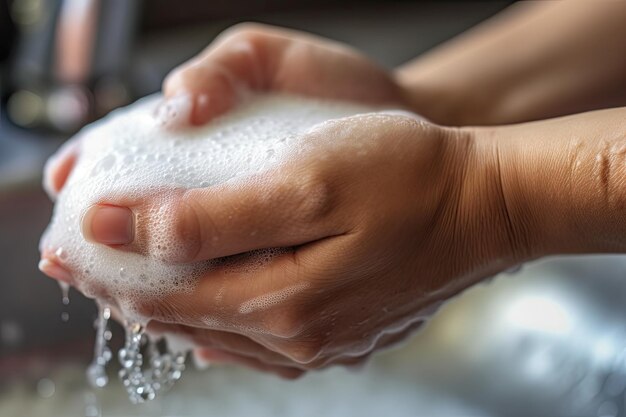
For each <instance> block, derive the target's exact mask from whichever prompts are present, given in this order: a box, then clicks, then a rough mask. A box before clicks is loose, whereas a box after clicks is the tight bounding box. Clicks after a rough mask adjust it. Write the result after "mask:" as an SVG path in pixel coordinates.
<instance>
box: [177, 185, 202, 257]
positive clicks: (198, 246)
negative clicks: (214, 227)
mask: <svg viewBox="0 0 626 417" xmlns="http://www.w3.org/2000/svg"><path fill="white" fill-rule="evenodd" d="M201 211H202V210H201V207H199V204H198V203H197V202H196V201H195V199H194V198H193V196H192V195H191V194H190V191H186V192H185V193H184V194H183V195H182V197H181V198H180V199H178V200H177V203H176V204H175V208H174V210H173V211H172V212H173V220H172V221H173V225H172V234H173V239H172V241H173V244H172V247H171V248H170V249H169V251H168V254H169V256H168V258H169V260H170V261H174V262H181V263H186V262H192V261H194V260H196V258H197V257H198V254H199V253H200V251H201V250H202V244H203V233H206V230H205V229H206V227H208V226H209V225H210V224H211V223H210V222H207V221H206V219H205V218H204V217H205V216H204V213H201Z"/></svg>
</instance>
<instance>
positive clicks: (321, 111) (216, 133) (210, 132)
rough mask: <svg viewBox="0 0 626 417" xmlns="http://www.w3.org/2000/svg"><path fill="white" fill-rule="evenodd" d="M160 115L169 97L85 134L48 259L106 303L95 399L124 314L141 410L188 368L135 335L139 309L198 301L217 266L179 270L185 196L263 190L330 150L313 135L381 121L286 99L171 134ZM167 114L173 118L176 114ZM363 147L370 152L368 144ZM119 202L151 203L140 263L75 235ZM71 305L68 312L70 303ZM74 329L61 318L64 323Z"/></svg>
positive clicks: (124, 375) (140, 333)
mask: <svg viewBox="0 0 626 417" xmlns="http://www.w3.org/2000/svg"><path fill="white" fill-rule="evenodd" d="M162 104H163V102H162V97H161V96H158V95H155V96H152V97H149V98H146V99H143V100H141V101H139V102H137V103H136V104H134V105H132V106H129V107H127V108H124V109H119V110H117V111H115V112H113V113H111V115H109V116H107V117H106V118H103V119H102V120H101V121H98V122H97V123H95V124H93V125H91V126H90V127H88V128H85V129H83V130H82V131H81V133H80V134H79V135H80V138H81V139H80V147H81V151H80V158H78V159H77V161H76V164H75V166H74V168H73V170H72V175H70V176H69V177H68V180H67V182H66V184H65V186H64V187H63V190H62V191H61V192H60V193H59V195H58V196H57V199H56V201H55V207H54V214H53V217H52V221H51V222H50V225H49V226H48V229H47V230H46V233H45V234H44V236H43V237H42V242H41V243H42V245H41V246H42V248H43V249H44V250H48V249H49V250H53V249H54V255H55V258H56V261H58V262H59V263H61V264H63V265H64V266H65V267H66V269H68V270H71V272H72V285H74V286H75V288H76V289H77V290H78V291H81V292H82V293H83V294H84V295H86V296H87V297H89V298H94V299H96V300H98V299H99V300H101V301H100V302H101V303H103V305H102V306H100V307H99V315H98V320H97V322H96V327H97V330H98V331H97V338H96V346H95V349H94V351H95V357H94V361H93V363H92V364H91V365H90V367H89V369H88V372H87V375H88V378H89V381H90V382H91V384H92V385H93V386H95V387H104V386H106V384H107V383H108V377H107V373H106V366H107V364H108V363H109V362H110V360H111V359H112V356H113V355H112V353H111V351H110V350H109V348H108V347H107V342H108V340H109V339H110V335H111V332H110V331H109V330H108V328H107V323H108V320H109V318H110V316H111V309H110V308H109V306H112V305H113V303H114V304H115V306H116V307H118V308H119V314H120V316H121V319H122V320H124V321H125V323H126V344H125V347H124V348H123V349H122V350H121V351H120V353H119V359H120V362H121V364H122V370H121V371H120V377H121V380H122V382H123V383H124V386H125V387H126V389H127V390H128V393H129V396H130V398H131V400H132V401H133V402H143V401H146V400H150V399H152V398H154V397H155V396H157V395H158V394H159V393H160V392H162V391H164V390H167V389H168V388H169V387H171V386H172V384H173V383H174V382H175V381H176V380H178V379H179V378H180V377H181V373H182V371H183V370H184V368H185V355H184V354H181V353H177V352H178V350H177V348H176V347H175V346H174V345H170V346H169V347H168V350H167V351H161V350H159V349H158V346H157V345H156V344H155V343H154V341H150V340H149V337H148V336H147V335H145V334H144V328H143V327H142V326H141V325H139V324H137V323H140V324H145V323H146V322H147V320H149V319H150V317H145V316H144V315H143V314H142V312H141V311H140V310H139V309H138V306H141V305H142V300H149V299H160V298H162V297H164V296H166V295H168V294H173V293H179V294H185V293H187V294H191V293H192V292H193V290H194V288H195V286H196V284H197V282H198V280H199V279H200V277H201V276H203V274H205V273H206V272H208V271H210V270H211V269H212V268H213V267H214V266H215V262H214V261H206V262H197V263H191V264H179V263H175V262H171V261H172V260H173V259H178V258H179V257H180V256H181V254H184V249H185V244H186V243H185V241H184V240H181V239H178V236H177V233H175V231H173V228H172V225H173V224H175V219H174V218H173V216H174V213H175V211H174V210H173V209H172V208H173V207H175V204H176V198H177V196H178V195H179V194H178V192H179V191H181V190H185V189H194V188H204V187H211V186H219V185H223V184H227V183H229V182H232V181H243V182H245V181H248V178H256V177H255V175H256V174H257V173H259V172H266V171H268V170H271V169H274V168H275V167H277V166H279V165H280V164H281V163H282V162H283V161H286V160H288V159H289V158H292V157H293V155H299V154H302V153H306V152H309V149H310V148H311V147H313V146H318V144H323V143H325V142H324V141H323V140H318V139H317V138H316V136H315V135H311V134H310V132H311V131H312V130H314V129H315V128H316V127H317V126H320V124H321V123H325V122H326V121H328V120H332V119H337V118H341V117H346V116H352V115H356V114H363V113H369V112H372V111H376V110H380V109H375V108H372V107H369V106H360V105H357V104H354V103H347V102H339V101H336V102H335V101H327V100H315V99H308V98H304V97H297V96H289V95H251V96H250V97H249V98H248V99H247V100H246V101H245V102H243V103H241V104H240V105H239V106H238V107H237V109H235V110H233V111H232V112H229V113H228V114H227V115H224V116H221V117H220V118H218V119H216V120H214V121H213V122H212V123H210V124H207V125H206V126H202V127H196V128H192V129H173V128H170V127H172V126H168V124H167V123H166V124H165V125H162V123H161V122H163V120H161V118H160V117H157V118H155V113H158V110H159V109H160V106H161V105H162ZM164 109H165V110H166V111H167V112H168V113H167V115H170V113H169V112H170V111H171V110H172V109H171V108H170V107H167V106H166V107H164ZM170 116H171V115H170ZM168 117H169V116H168ZM74 140H76V141H78V140H79V139H78V137H77V138H76V139H74ZM354 146H355V149H356V148H358V149H360V148H361V144H360V142H355V144H354ZM120 197H123V198H124V199H130V200H132V201H142V200H144V199H146V200H145V201H152V203H150V204H149V205H148V206H146V207H145V210H146V212H145V213H144V214H143V217H141V219H142V221H143V222H144V225H146V227H148V228H149V229H150V231H151V233H150V236H149V238H146V239H145V240H143V241H141V242H139V246H140V248H139V249H140V250H139V252H140V253H133V252H131V251H118V250H114V249H113V248H111V247H108V246H106V245H97V244H93V243H91V242H87V241H85V238H84V236H83V235H82V233H81V231H80V228H79V227H77V226H78V225H80V223H81V219H82V216H83V215H84V214H85V213H86V212H87V211H88V210H89V207H91V206H92V205H94V204H97V203H99V202H102V201H114V200H116V199H118V198H120ZM273 253H274V252H269V254H270V255H271V254H273ZM271 256H273V255H271ZM271 256H269V255H268V252H262V253H259V254H258V256H256V257H255V256H252V257H251V258H250V259H251V260H254V262H253V264H254V265H256V264H257V260H258V262H260V263H266V262H268V260H269V259H270V258H271ZM247 265H251V263H248V264H247ZM246 267H247V266H246ZM62 289H63V291H66V290H65V289H64V287H63V286H62ZM295 290H297V289H294V288H290V289H289V291H288V292H289V293H291V292H292V291H295ZM66 295H67V294H66V293H64V304H67V303H66V301H65V300H67V302H69V299H68V298H67V297H66ZM286 296H287V294H286V293H282V292H280V293H276V294H271V297H269V298H268V297H265V298H259V299H255V300H253V302H250V303H248V304H246V305H244V306H243V307H242V309H243V314H246V313H247V312H251V311H254V310H257V309H259V308H263V306H265V305H266V304H267V303H268V302H269V303H278V302H282V301H283V299H284V297H286ZM103 300H106V301H103ZM106 303H111V304H109V305H108V306H107V305H106ZM116 312H118V310H116ZM68 317H69V316H68V315H67V314H64V315H63V316H62V318H63V319H64V320H66V319H67V318H68ZM209 319H212V318H209ZM142 351H143V352H144V353H142ZM144 354H145V356H146V358H145V360H144V356H143V355H144Z"/></svg>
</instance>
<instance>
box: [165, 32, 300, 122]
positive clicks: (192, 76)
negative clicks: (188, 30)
mask: <svg viewBox="0 0 626 417" xmlns="http://www.w3.org/2000/svg"><path fill="white" fill-rule="evenodd" d="M287 43H288V40H287V39H286V38H285V37H281V36H276V35H271V34H270V31H269V30H268V29H267V28H265V27H261V25H246V26H239V27H238V29H236V30H233V29H231V30H229V31H227V32H226V33H225V34H223V35H222V36H220V38H218V40H217V41H216V42H214V43H213V44H212V45H211V46H210V47H209V48H208V49H207V50H206V51H205V52H203V53H202V54H201V55H200V57H198V58H196V59H193V60H191V61H190V62H188V63H186V64H183V65H182V66H181V67H179V68H177V69H175V70H174V71H172V73H171V74H169V75H168V76H167V78H166V79H165V81H164V83H163V92H164V95H165V97H166V98H168V99H172V98H175V97H179V96H181V95H188V96H189V98H190V100H191V102H192V111H191V114H190V120H189V121H190V122H191V123H192V124H197V125H199V124H204V123H206V122H207V121H208V120H210V119H212V118H214V117H216V116H219V115H220V114H222V113H224V112H226V111H228V110H229V109H230V108H232V107H233V106H234V105H235V104H236V102H237V101H238V100H239V98H241V96H242V95H244V94H245V93H246V91H249V90H264V89H267V87H268V84H269V80H270V78H271V76H272V75H271V71H270V69H271V68H272V67H273V66H274V62H275V61H276V60H277V58H278V57H279V56H280V54H281V53H282V51H283V49H284V48H285V46H286V45H287Z"/></svg>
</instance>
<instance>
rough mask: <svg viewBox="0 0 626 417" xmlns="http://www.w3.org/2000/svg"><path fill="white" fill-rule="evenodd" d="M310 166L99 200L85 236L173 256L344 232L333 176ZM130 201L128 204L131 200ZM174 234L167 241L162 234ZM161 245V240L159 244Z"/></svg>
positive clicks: (187, 258) (202, 255) (226, 252)
mask: <svg viewBox="0 0 626 417" xmlns="http://www.w3.org/2000/svg"><path fill="white" fill-rule="evenodd" d="M305 169H306V167H305V166H301V167H297V168H294V169H292V168H290V167H285V168H284V169H282V170H279V171H275V172H270V173H267V174H265V175H259V176H257V177H256V178H248V179H247V180H245V181H243V180H242V181H239V182H238V183H228V184H224V185H219V186H214V187H208V188H202V189H192V190H187V191H179V192H176V193H170V194H169V195H168V196H167V197H163V198H162V197H159V196H156V197H153V198H152V199H151V200H150V201H147V200H146V201H143V202H140V203H134V202H123V201H121V202H120V201H116V202H115V203H111V202H106V201H104V202H102V203H100V204H96V205H94V206H92V207H91V208H90V209H89V210H88V211H87V212H86V213H85V215H84V216H83V217H82V220H81V230H82V232H83V236H84V238H85V239H86V240H88V241H90V242H94V243H100V244H105V245H110V246H114V247H116V248H119V249H122V250H127V251H134V252H139V253H151V254H152V255H156V256H159V257H161V258H163V259H164V260H165V261H168V262H172V263H188V262H196V261H203V260H209V259H215V258H221V257H224V256H230V255H235V254H240V253H244V252H249V251H252V250H256V249H263V248H272V247H290V246H296V245H302V244H305V243H307V242H311V241H315V240H318V239H322V238H324V237H327V236H329V235H332V234H340V233H344V232H345V231H346V230H345V229H346V228H347V227H348V224H349V222H348V221H340V220H341V219H339V217H338V216H339V215H340V214H341V213H339V214H337V213H336V212H335V210H333V206H334V205H335V204H336V201H335V200H334V195H333V192H332V191H331V187H330V185H329V184H327V183H325V182H324V181H323V180H320V179H317V178H315V177H314V176H312V175H308V174H307V173H306V172H303V171H304V170H305ZM125 203H126V204H125ZM163 241H168V242H169V243H168V245H167V247H166V248H164V247H163V246H162V245H160V244H157V242H163ZM157 246H159V247H157Z"/></svg>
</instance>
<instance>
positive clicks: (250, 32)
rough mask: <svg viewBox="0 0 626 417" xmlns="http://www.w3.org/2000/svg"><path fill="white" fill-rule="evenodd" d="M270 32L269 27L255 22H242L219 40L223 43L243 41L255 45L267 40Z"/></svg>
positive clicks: (224, 32) (221, 35) (226, 31)
mask: <svg viewBox="0 0 626 417" xmlns="http://www.w3.org/2000/svg"><path fill="white" fill-rule="evenodd" d="M268 32H269V26H266V25H263V24H260V23H254V22H242V23H237V24H236V25H233V26H231V27H229V28H228V29H226V30H225V31H223V32H222V33H221V34H220V35H219V36H218V38H219V40H220V41H223V42H242V41H243V42H248V43H251V44H254V43H256V42H258V41H260V40H262V39H264V38H266V36H267V35H268Z"/></svg>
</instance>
